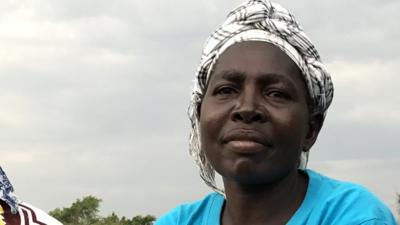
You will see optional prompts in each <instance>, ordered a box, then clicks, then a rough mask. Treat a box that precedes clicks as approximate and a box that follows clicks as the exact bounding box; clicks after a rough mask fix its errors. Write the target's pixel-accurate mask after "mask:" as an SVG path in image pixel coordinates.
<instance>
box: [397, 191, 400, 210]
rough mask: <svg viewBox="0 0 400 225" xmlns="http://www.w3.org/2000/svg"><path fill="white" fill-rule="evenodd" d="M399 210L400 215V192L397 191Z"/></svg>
mask: <svg viewBox="0 0 400 225" xmlns="http://www.w3.org/2000/svg"><path fill="white" fill-rule="evenodd" d="M397 210H398V211H397V212H398V213H399V215H400V194H399V193H397Z"/></svg>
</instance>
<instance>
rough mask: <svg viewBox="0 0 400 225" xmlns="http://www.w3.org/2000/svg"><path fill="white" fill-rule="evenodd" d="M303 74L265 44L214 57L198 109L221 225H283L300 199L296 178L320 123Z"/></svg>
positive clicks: (300, 178)
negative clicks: (220, 203)
mask: <svg viewBox="0 0 400 225" xmlns="http://www.w3.org/2000/svg"><path fill="white" fill-rule="evenodd" d="M307 102H308V95H307V91H306V87H305V82H304V81H303V78H302V75H301V73H300V70H299V69H298V67H297V66H296V64H295V63H294V62H293V61H292V60H291V59H290V58H289V57H288V56H287V55H286V54H285V53H284V52H282V51H281V50H280V49H279V48H277V47H275V46H274V45H272V44H269V43H265V42H257V41H249V42H242V43H237V44H234V45H233V46H231V47H230V48H228V49H227V50H226V51H225V52H224V53H222V55H221V56H220V57H219V59H218V61H217V64H216V66H215V68H214V71H213V73H212V76H211V78H210V81H209V83H208V86H207V91H206V93H205V96H204V99H203V102H202V105H201V108H200V136H201V143H202V150H203V151H205V153H206V156H207V158H208V160H209V161H210V163H211V164H212V165H213V167H214V168H215V170H216V171H217V172H218V173H219V174H221V175H222V178H223V182H224V187H225V192H226V202H225V205H224V208H223V211H222V216H221V223H222V224H224V225H229V224H248V225H254V224H275V225H276V224H286V222H287V221H289V219H290V218H291V216H292V215H293V214H294V213H295V212H296V210H297V209H298V208H299V206H300V204H301V202H302V201H303V199H304V196H305V193H306V190H307V184H308V178H307V176H306V175H305V174H303V173H301V172H299V171H298V170H297V167H298V164H299V157H300V153H301V151H308V150H309V149H310V148H311V146H312V145H313V144H314V142H315V140H316V138H317V136H318V132H319V130H320V128H321V126H322V116H321V115H320V114H311V113H310V110H309V107H308V104H307Z"/></svg>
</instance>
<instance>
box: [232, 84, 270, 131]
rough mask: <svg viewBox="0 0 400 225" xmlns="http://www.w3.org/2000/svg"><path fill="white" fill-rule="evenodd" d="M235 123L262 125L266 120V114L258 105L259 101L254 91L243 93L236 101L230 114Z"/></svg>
mask: <svg viewBox="0 0 400 225" xmlns="http://www.w3.org/2000/svg"><path fill="white" fill-rule="evenodd" d="M231 120H232V121H235V122H243V123H253V122H259V123H263V122H265V121H266V120H267V116H266V112H265V110H264V109H263V108H262V107H261V105H260V99H259V97H258V96H256V94H255V93H254V91H248V92H243V93H242V94H241V96H240V97H239V98H238V99H237V104H236V107H235V109H234V110H233V111H232V113H231Z"/></svg>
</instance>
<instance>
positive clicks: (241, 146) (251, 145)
mask: <svg viewBox="0 0 400 225" xmlns="http://www.w3.org/2000/svg"><path fill="white" fill-rule="evenodd" d="M226 145H227V146H228V147H229V149H230V150H231V151H233V152H235V153H239V154H255V153H258V152H260V151H263V150H265V146H264V145H263V144H260V143H258V142H255V141H250V140H240V141H239V140H237V141H236V140H232V141H228V142H227V143H226Z"/></svg>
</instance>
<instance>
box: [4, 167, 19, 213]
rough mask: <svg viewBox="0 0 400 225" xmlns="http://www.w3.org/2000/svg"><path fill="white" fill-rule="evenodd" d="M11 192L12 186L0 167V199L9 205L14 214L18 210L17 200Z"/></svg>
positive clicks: (12, 190)
mask: <svg viewBox="0 0 400 225" xmlns="http://www.w3.org/2000/svg"><path fill="white" fill-rule="evenodd" d="M13 192H14V188H13V186H12V185H11V183H10V181H9V180H8V178H7V176H6V174H5V173H4V171H3V169H2V168H1V167H0V199H1V200H3V201H4V202H5V203H7V205H9V206H10V208H11V212H12V213H13V214H16V213H17V212H18V200H17V198H16V197H15V196H14V194H13Z"/></svg>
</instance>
